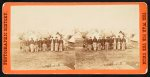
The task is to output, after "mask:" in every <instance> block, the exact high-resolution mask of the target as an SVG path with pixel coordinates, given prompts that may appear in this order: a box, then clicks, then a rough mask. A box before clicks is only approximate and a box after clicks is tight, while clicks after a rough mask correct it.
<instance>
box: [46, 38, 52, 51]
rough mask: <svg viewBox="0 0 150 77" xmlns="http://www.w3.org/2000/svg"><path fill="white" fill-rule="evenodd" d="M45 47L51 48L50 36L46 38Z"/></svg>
mask: <svg viewBox="0 0 150 77" xmlns="http://www.w3.org/2000/svg"><path fill="white" fill-rule="evenodd" d="M47 49H48V50H50V49H51V37H49V38H47Z"/></svg>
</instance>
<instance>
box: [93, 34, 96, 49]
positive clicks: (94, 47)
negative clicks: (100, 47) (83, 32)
mask: <svg viewBox="0 0 150 77" xmlns="http://www.w3.org/2000/svg"><path fill="white" fill-rule="evenodd" d="M93 50H94V51H96V50H97V39H96V37H94V38H93Z"/></svg>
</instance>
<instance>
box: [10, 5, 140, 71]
mask: <svg viewBox="0 0 150 77" xmlns="http://www.w3.org/2000/svg"><path fill="white" fill-rule="evenodd" d="M10 20H11V31H10V34H11V36H10V61H11V69H12V70H137V69H140V48H139V45H140V44H139V43H140V37H139V32H140V30H139V4H132V5H123V4H122V5H67V6H66V5H44V6H31V5H26V6H11V19H10Z"/></svg>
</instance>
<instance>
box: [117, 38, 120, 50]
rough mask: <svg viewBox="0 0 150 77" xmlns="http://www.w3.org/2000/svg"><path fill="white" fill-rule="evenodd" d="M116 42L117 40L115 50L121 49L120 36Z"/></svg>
mask: <svg viewBox="0 0 150 77" xmlns="http://www.w3.org/2000/svg"><path fill="white" fill-rule="evenodd" d="M116 42H117V50H120V49H121V38H120V36H118V38H117V40H116Z"/></svg>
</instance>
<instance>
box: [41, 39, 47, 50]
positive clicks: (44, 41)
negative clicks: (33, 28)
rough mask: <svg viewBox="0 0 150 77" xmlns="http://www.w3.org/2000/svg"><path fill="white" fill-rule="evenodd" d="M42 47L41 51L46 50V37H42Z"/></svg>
mask: <svg viewBox="0 0 150 77" xmlns="http://www.w3.org/2000/svg"><path fill="white" fill-rule="evenodd" d="M42 48H43V51H47V39H46V38H44V40H43V44H42Z"/></svg>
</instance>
